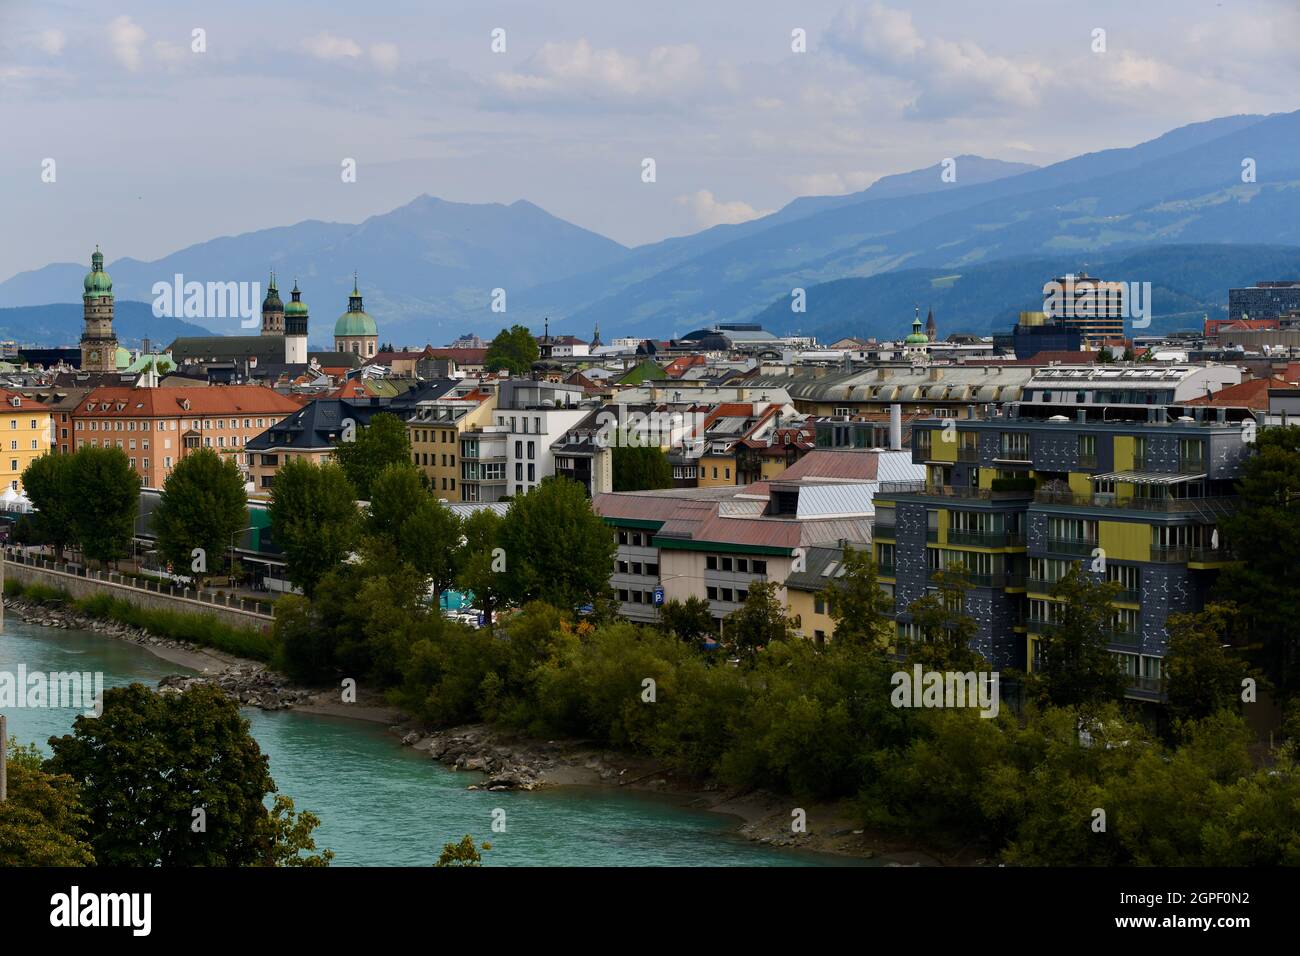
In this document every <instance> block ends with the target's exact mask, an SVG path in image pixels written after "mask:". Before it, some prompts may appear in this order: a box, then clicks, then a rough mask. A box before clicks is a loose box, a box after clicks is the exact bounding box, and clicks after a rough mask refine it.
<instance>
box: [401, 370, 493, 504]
mask: <svg viewBox="0 0 1300 956" xmlns="http://www.w3.org/2000/svg"><path fill="white" fill-rule="evenodd" d="M496 407H497V403H496V396H495V395H488V394H486V393H481V392H471V393H470V394H469V395H467V396H465V397H464V398H439V399H435V400H434V401H431V402H422V403H420V405H419V406H418V411H416V413H415V414H414V415H413V416H411V418H410V419H408V421H407V423H406V434H407V437H408V438H409V439H410V441H411V460H412V461H413V462H414V463H415V465H416V466H417V467H418V468H419V469H420V470H421V471H422V472H424V474H425V475H427V476H428V478H429V487H430V488H431V489H432V490H433V493H434V494H435V495H437V496H438V497H439V498H446V499H447V500H448V501H460V500H461V488H460V482H459V481H457V479H458V478H459V477H460V474H461V462H460V460H459V459H460V438H461V435H463V434H464V433H465V432H466V431H470V430H472V429H476V428H481V427H483V426H486V425H491V424H492V412H493V411H495V410H496Z"/></svg>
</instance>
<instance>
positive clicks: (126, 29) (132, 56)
mask: <svg viewBox="0 0 1300 956" xmlns="http://www.w3.org/2000/svg"><path fill="white" fill-rule="evenodd" d="M147 36H148V34H146V33H145V32H144V30H143V28H141V27H140V26H139V25H138V24H136V22H135V21H134V20H132V19H131V18H130V17H125V16H123V17H118V18H117V19H116V20H114V21H113V22H112V23H110V24H109V25H108V42H109V45H110V46H111V47H112V48H113V56H114V57H115V58H116V59H117V62H119V63H121V64H122V65H123V66H124V67H126V68H127V69H128V70H130V71H131V72H132V73H134V72H135V71H136V70H138V69H140V47H141V46H142V45H143V44H144V41H145V39H146V38H147Z"/></svg>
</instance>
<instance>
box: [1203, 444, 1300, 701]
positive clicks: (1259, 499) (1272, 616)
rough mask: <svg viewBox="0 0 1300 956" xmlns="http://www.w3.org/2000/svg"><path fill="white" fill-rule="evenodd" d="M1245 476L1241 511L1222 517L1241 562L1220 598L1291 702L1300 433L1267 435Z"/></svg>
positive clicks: (1299, 584) (1298, 575)
mask: <svg viewBox="0 0 1300 956" xmlns="http://www.w3.org/2000/svg"><path fill="white" fill-rule="evenodd" d="M1241 470H1242V477H1241V480H1240V481H1239V482H1238V485H1237V490H1238V493H1239V494H1240V496H1241V503H1240V507H1239V508H1238V510H1237V512H1236V513H1235V514H1233V515H1230V516H1228V517H1224V518H1220V519H1219V530H1220V533H1221V534H1222V535H1223V543H1224V544H1225V545H1226V546H1227V549H1228V551H1229V553H1230V554H1232V556H1233V557H1234V558H1235V559H1236V560H1235V561H1234V562H1233V563H1232V564H1230V565H1229V566H1227V567H1225V568H1224V569H1223V571H1222V572H1221V573H1220V575H1219V581H1218V584H1217V586H1216V590H1215V594H1216V595H1217V597H1218V599H1219V600H1222V601H1231V602H1233V603H1235V604H1236V605H1237V607H1238V608H1239V609H1240V613H1241V616H1240V624H1241V626H1242V630H1243V631H1244V636H1245V638H1246V640H1245V642H1244V644H1245V649H1246V650H1247V652H1248V654H1249V656H1250V658H1251V659H1252V661H1253V662H1254V663H1255V664H1256V665H1257V666H1258V667H1259V668H1260V669H1261V670H1263V672H1264V674H1265V675H1266V676H1267V677H1268V679H1269V680H1270V681H1271V682H1272V683H1273V684H1274V685H1275V686H1276V687H1277V688H1278V689H1279V691H1280V692H1281V695H1282V697H1283V698H1284V699H1285V698H1290V697H1291V696H1293V695H1295V693H1296V691H1297V689H1300V521H1298V520H1297V516H1298V512H1297V508H1300V427H1297V426H1294V425H1291V426H1288V427H1286V428H1264V429H1260V431H1259V432H1258V433H1257V435H1256V438H1255V454H1254V455H1252V456H1250V457H1249V458H1247V459H1246V460H1245V462H1243V464H1242V469H1241ZM1264 542H1267V547H1261V544H1263V543H1264Z"/></svg>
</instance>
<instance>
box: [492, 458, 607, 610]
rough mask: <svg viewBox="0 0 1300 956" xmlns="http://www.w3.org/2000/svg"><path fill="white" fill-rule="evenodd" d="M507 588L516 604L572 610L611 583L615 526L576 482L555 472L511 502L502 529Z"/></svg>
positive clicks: (501, 538)
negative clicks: (536, 603)
mask: <svg viewBox="0 0 1300 956" xmlns="http://www.w3.org/2000/svg"><path fill="white" fill-rule="evenodd" d="M500 547H501V548H502V549H503V551H504V555H503V557H504V559H505V561H506V565H507V568H506V574H505V591H506V593H507V594H508V595H509V596H510V597H511V598H512V599H513V600H514V601H516V602H517V603H519V604H523V603H525V602H527V601H545V602H546V603H548V604H553V605H554V606H556V607H558V608H564V609H566V610H572V609H574V608H576V607H578V606H580V605H583V604H586V603H588V602H590V601H591V600H592V599H593V598H594V597H595V596H596V595H597V594H599V593H601V592H603V591H604V590H605V589H607V588H608V587H609V575H610V572H611V571H612V570H613V567H614V554H615V552H616V550H617V548H616V546H615V543H614V532H613V530H612V529H611V528H610V527H609V526H608V525H606V524H605V522H604V521H603V520H601V518H600V516H599V515H597V514H596V513H595V512H594V511H592V510H591V503H590V502H589V501H588V500H587V493H586V491H584V490H583V487H582V486H581V485H580V484H578V483H577V482H576V481H570V480H569V479H567V478H562V477H551V478H547V479H545V480H543V481H542V483H541V484H540V485H538V486H537V487H536V488H533V489H532V490H531V491H529V492H528V493H527V494H525V495H521V496H519V497H517V498H515V500H514V501H512V502H510V510H509V511H507V512H506V519H505V524H504V526H503V527H502V528H501V533H500Z"/></svg>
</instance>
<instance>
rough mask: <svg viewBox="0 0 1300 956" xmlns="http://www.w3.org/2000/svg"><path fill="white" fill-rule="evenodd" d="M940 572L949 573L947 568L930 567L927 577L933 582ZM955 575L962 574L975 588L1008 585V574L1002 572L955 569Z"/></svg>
mask: <svg viewBox="0 0 1300 956" xmlns="http://www.w3.org/2000/svg"><path fill="white" fill-rule="evenodd" d="M940 573H945V574H946V573H948V569H947V568H930V569H928V570H927V571H926V577H927V578H928V579H929V580H930V581H931V582H933V581H934V580H935V576H936V575H938V574H940ZM954 576H960V577H961V578H962V579H964V580H965V581H966V582H967V583H968V584H969V585H970V586H971V587H973V588H1000V587H1005V586H1006V575H1005V574H1003V573H1002V572H998V573H996V574H978V573H976V572H974V571H962V570H957V569H954Z"/></svg>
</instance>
